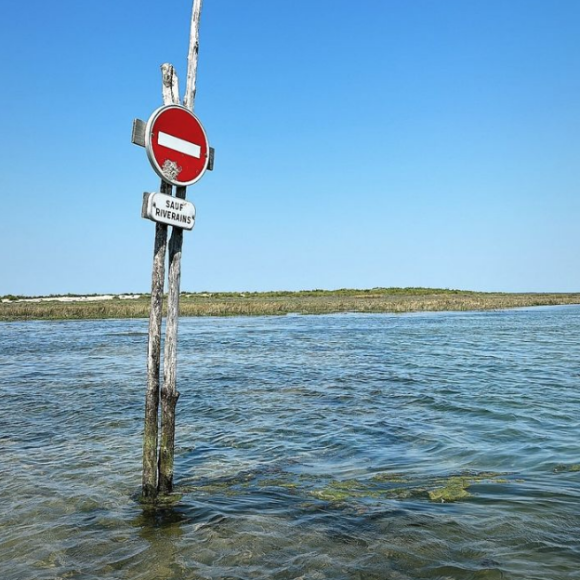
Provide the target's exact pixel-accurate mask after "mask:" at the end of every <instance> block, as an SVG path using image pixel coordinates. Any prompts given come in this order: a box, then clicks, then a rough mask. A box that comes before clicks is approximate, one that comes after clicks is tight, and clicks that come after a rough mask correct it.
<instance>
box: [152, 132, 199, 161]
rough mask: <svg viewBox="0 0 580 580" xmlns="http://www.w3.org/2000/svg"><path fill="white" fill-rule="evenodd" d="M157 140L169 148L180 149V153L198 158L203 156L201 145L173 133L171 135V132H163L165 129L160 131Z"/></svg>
mask: <svg viewBox="0 0 580 580" xmlns="http://www.w3.org/2000/svg"><path fill="white" fill-rule="evenodd" d="M157 142H158V143H159V145H161V146H162V147H167V148H168V149H173V150H174V151H179V153H184V154H185V155H189V156H190V157H196V158H197V159H199V158H200V157H201V147H200V146H199V145H196V144H195V143H190V142H189V141H186V140H185V139H180V138H179V137H174V136H173V135H169V133H163V131H159V134H158V136H157Z"/></svg>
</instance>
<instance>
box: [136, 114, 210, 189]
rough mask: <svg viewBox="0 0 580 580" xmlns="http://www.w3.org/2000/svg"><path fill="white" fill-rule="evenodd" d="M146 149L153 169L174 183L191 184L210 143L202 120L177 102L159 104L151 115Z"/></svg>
mask: <svg viewBox="0 0 580 580" xmlns="http://www.w3.org/2000/svg"><path fill="white" fill-rule="evenodd" d="M145 148H146V150H147V156H148V157H149V161H150V162H151V165H152V166H153V169H154V170H155V171H156V172H157V174H158V175H159V176H160V177H161V178H162V179H165V181H168V182H169V183H171V184H173V185H178V186H184V187H185V186H188V185H192V184H193V183H195V182H196V181H197V180H198V179H200V178H201V176H202V175H203V174H204V172H205V170H206V169H207V165H208V162H209V144H208V141H207V136H206V134H205V131H204V129H203V127H202V125H201V123H200V122H199V120H198V119H197V117H196V116H195V115H194V114H193V113H192V112H191V111H189V110H188V109H186V108H184V107H180V106H179V105H169V106H165V107H161V108H159V109H157V110H156V111H155V112H154V113H153V115H151V118H150V119H149V121H147V127H146V128H145Z"/></svg>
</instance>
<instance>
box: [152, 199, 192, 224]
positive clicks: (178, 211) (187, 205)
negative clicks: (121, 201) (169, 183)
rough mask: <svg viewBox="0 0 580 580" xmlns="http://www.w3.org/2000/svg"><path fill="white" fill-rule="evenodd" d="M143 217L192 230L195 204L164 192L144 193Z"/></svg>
mask: <svg viewBox="0 0 580 580" xmlns="http://www.w3.org/2000/svg"><path fill="white" fill-rule="evenodd" d="M141 217H144V218H147V219H150V220H152V221H154V222H159V223H162V224H166V225H168V226H173V227H176V228H182V229H184V230H192V229H193V226H194V224H195V206H194V205H193V203H191V202H189V201H185V200H184V199H179V198H178V197H173V196H171V195H165V194H164V193H144V194H143V209H142V211H141Z"/></svg>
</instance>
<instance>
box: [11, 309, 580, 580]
mask: <svg viewBox="0 0 580 580" xmlns="http://www.w3.org/2000/svg"><path fill="white" fill-rule="evenodd" d="M579 336H580V307H578V306H567V307H553V308H534V309H521V310H508V311H497V312H466V313H435V314H433V313H430V314H408V315H390V314H383V315H381V314H377V315H375V314H373V315H359V314H340V315H331V316H285V317H255V318H183V319H181V320H180V327H179V346H178V390H179V391H180V393H181V397H180V399H179V402H178V406H177V431H176V450H175V453H176V460H175V492H176V495H175V497H174V502H173V503H172V504H169V505H166V506H164V507H159V508H156V509H152V508H147V507H146V506H143V505H141V504H140V503H139V501H138V497H139V489H140V483H141V446H142V429H143V415H144V399H145V386H146V349H147V321H146V320H113V321H111V320H103V321H64V322H41V321H35V322H14V323H1V324H0V401H1V404H0V469H1V471H0V473H1V478H0V486H1V493H0V577H1V578H2V579H3V580H31V579H34V580H36V579H38V580H44V579H47V580H48V579H51V580H53V579H65V578H66V579H79V580H80V579H83V580H85V579H86V580H88V579H95V580H97V579H98V580H102V579H105V578H106V579H109V578H112V579H131V580H138V579H143V580H166V579H175V580H181V579H184V580H185V579H250V578H273V579H327V578H328V579H330V578H332V579H351V578H354V579H386V580H389V579H393V580H411V579H427V578H429V579H500V578H501V579H521V580H535V579H537V580H560V579H562V580H563V579H570V580H571V579H578V578H580V389H579V387H580V340H579V338H578V337H579Z"/></svg>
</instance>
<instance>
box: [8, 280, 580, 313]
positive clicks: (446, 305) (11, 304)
mask: <svg viewBox="0 0 580 580" xmlns="http://www.w3.org/2000/svg"><path fill="white" fill-rule="evenodd" d="M125 296H127V295H121V296H115V297H113V298H111V296H110V295H108V296H103V298H102V300H99V299H96V297H92V298H91V300H90V301H89V300H83V297H82V296H72V297H71V296H69V297H68V300H66V301H63V300H62V297H59V296H53V297H45V298H43V299H42V300H38V298H39V297H37V298H36V299H35V301H31V299H29V298H28V299H27V298H25V297H3V298H2V299H1V300H0V320H3V321H11V320H43V319H44V320H66V319H99V318H147V317H148V316H149V303H150V298H149V296H148V295H140V296H136V295H130V296H131V300H127V299H124V297H125ZM97 298H98V297H97ZM564 304H580V293H574V294H531V293H530V294H507V293H482V292H469V291H461V290H441V289H433V288H374V289H371V290H346V289H343V290H309V291H302V292H241V293H234V292H222V293H210V292H200V293H189V292H184V293H182V295H181V301H180V313H181V316H275V315H285V314H292V313H297V314H332V313H339V312H367V313H381V312H385V313H387V312H390V313H403V312H436V311H467V310H499V309H505V308H521V307H528V306H555V305H564Z"/></svg>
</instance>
